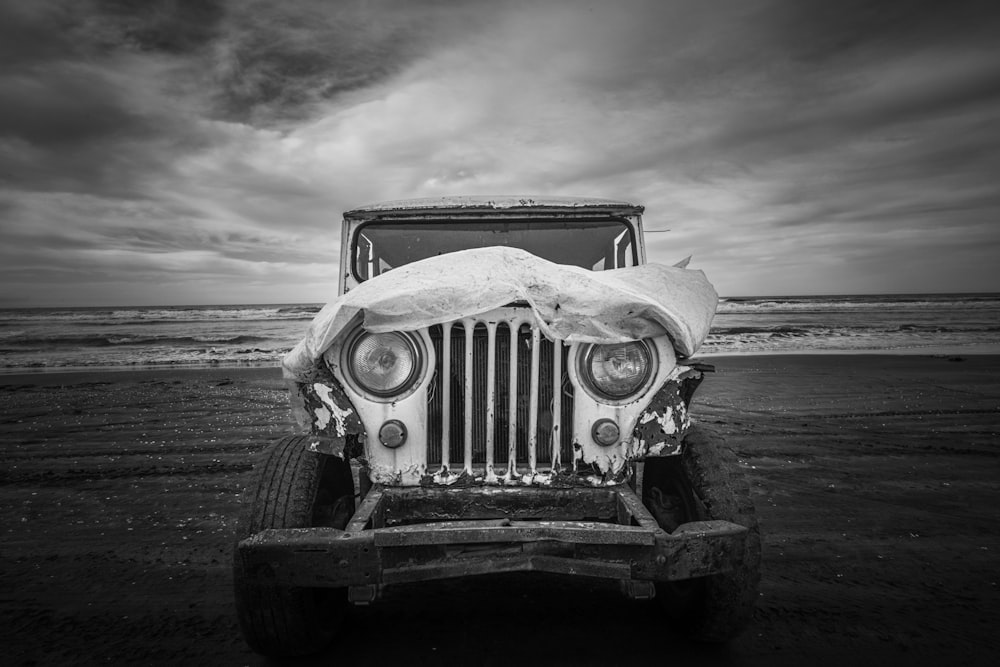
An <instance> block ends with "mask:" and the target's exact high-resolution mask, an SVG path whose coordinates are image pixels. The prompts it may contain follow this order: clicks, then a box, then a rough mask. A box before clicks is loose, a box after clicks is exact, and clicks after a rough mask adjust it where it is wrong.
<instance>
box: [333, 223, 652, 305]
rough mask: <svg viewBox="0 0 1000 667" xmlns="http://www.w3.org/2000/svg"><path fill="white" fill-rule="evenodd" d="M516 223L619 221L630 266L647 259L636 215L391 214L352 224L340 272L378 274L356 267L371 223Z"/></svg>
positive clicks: (355, 279) (358, 281) (359, 279)
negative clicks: (360, 245) (343, 268)
mask: <svg viewBox="0 0 1000 667" xmlns="http://www.w3.org/2000/svg"><path fill="white" fill-rule="evenodd" d="M517 222H523V223H535V224H538V225H540V226H544V225H545V224H547V223H551V224H552V225H553V226H555V225H561V224H565V223H574V222H595V223H601V222H604V223H617V224H620V225H622V226H623V227H624V230H623V231H625V232H626V233H627V234H628V237H629V242H630V255H631V257H630V259H631V262H632V263H631V266H638V265H639V264H641V263H642V262H643V261H644V260H645V257H644V253H643V252H642V248H641V245H640V244H641V237H642V235H641V232H640V231H639V230H640V226H639V224H640V223H638V220H637V219H635V218H633V217H632V216H620V215H609V214H607V213H601V214H593V213H592V214H589V215H588V214H586V213H583V212H573V213H567V214H563V215H558V216H552V215H525V214H524V213H521V214H519V215H516V216H508V215H489V216H474V215H466V216H442V215H436V216H431V215H420V216H413V217H411V216H391V217H390V216H387V217H378V218H374V219H368V220H364V221H361V222H358V223H355V224H353V225H351V227H352V229H351V230H350V232H349V234H347V235H346V236H348V238H347V239H345V241H347V247H346V255H347V257H345V258H344V259H347V260H348V262H349V269H348V270H347V271H346V272H342V273H341V275H342V277H344V278H348V277H349V278H350V279H352V281H353V282H354V283H355V285H359V284H361V283H363V282H367V281H368V280H371V279H372V278H373V277H375V276H370V277H368V278H362V277H361V275H360V272H359V271H358V266H357V259H358V252H357V248H358V240H359V238H360V236H361V234H363V233H364V230H365V229H366V228H367V227H369V226H372V225H379V224H408V225H413V226H415V227H418V226H420V225H421V224H427V225H442V224H445V225H447V224H455V225H466V226H484V227H486V226H489V225H490V224H491V223H517ZM473 247H491V246H470V248H473ZM501 247H503V246H501ZM463 249H465V248H463ZM543 259H546V258H543ZM415 261H419V260H415ZM550 261H551V260H550ZM411 263H412V262H411ZM400 266H405V264H400ZM588 270H593V269H588ZM345 274H346V275H345ZM346 287H347V285H345V288H346Z"/></svg>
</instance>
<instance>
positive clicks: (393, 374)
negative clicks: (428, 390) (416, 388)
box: [347, 331, 421, 398]
mask: <svg viewBox="0 0 1000 667" xmlns="http://www.w3.org/2000/svg"><path fill="white" fill-rule="evenodd" d="M419 349H420V348H419V347H418V346H417V344H416V343H415V341H414V340H413V339H412V338H411V337H410V336H408V335H406V334H403V333H395V332H392V333H368V332H365V331H362V332H360V333H359V334H358V335H356V336H355V337H354V338H353V339H352V340H351V341H350V344H349V346H348V349H347V368H348V371H349V372H350V374H351V378H352V379H353V380H354V381H355V382H357V384H358V386H359V387H361V388H362V389H364V390H365V391H367V392H369V393H371V394H374V395H375V396H379V397H383V398H387V397H391V396H397V395H399V394H402V393H403V392H405V391H406V390H407V389H409V388H410V387H412V386H413V383H414V382H416V380H417V378H418V377H419V375H420V363H421V360H420V352H419Z"/></svg>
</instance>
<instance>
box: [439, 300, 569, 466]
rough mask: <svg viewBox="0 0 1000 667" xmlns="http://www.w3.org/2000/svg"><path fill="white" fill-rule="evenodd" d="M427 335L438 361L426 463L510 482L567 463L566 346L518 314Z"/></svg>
mask: <svg viewBox="0 0 1000 667" xmlns="http://www.w3.org/2000/svg"><path fill="white" fill-rule="evenodd" d="M511 332H515V333H514V335H513V336H512V335H511ZM429 333H430V337H431V341H432V343H433V345H434V353H435V357H436V359H437V361H436V364H435V368H434V376H433V380H432V384H431V389H430V392H429V394H428V421H427V443H428V451H427V463H428V465H429V466H430V465H434V464H440V465H441V467H442V468H444V469H450V470H458V469H464V470H465V471H467V472H469V473H470V474H471V473H473V472H474V471H477V470H483V471H485V473H486V475H487V476H490V474H491V472H494V471H495V474H496V475H498V476H503V475H507V476H508V477H513V476H516V475H519V474H523V473H525V472H532V473H533V472H536V471H538V465H539V464H544V465H545V467H549V468H552V469H558V467H559V465H560V462H562V463H563V464H568V463H570V462H571V461H572V446H573V433H572V424H573V389H572V385H571V384H570V382H569V378H568V377H567V375H566V361H567V359H566V358H567V353H568V350H569V348H568V347H567V346H566V345H563V343H562V342H561V341H550V340H548V339H547V338H546V337H545V336H543V335H542V334H541V332H540V331H539V330H538V328H535V327H532V326H531V325H530V324H529V323H528V322H527V321H525V320H523V319H518V318H517V317H512V318H511V319H510V320H507V321H499V322H497V321H488V322H485V321H480V320H477V319H475V318H466V319H462V320H458V321H456V322H452V323H450V324H445V325H437V326H433V327H431V328H430V331H429ZM512 339H513V340H514V343H515V344H513V345H512ZM553 434H556V435H557V437H556V438H555V439H554V438H553Z"/></svg>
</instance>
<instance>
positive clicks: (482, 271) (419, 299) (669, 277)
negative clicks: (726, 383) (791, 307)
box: [283, 247, 718, 382]
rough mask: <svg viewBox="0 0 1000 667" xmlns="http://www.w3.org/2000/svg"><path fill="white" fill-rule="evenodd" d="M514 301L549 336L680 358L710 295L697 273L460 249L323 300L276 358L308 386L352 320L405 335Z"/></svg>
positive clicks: (707, 311)
mask: <svg viewBox="0 0 1000 667" xmlns="http://www.w3.org/2000/svg"><path fill="white" fill-rule="evenodd" d="M515 301H518V302H524V303H527V304H528V305H529V306H530V307H531V309H532V311H533V312H534V315H535V320H536V323H537V325H538V326H539V327H540V328H541V329H542V332H543V333H544V334H545V335H546V336H548V337H549V338H553V339H556V338H558V339H562V340H564V341H566V342H570V343H572V342H582V343H619V342H625V341H630V340H639V339H642V338H650V337H653V336H658V335H663V334H667V335H669V336H670V338H671V340H672V341H673V344H674V348H675V349H676V350H677V352H678V354H679V355H680V356H682V357H687V356H691V355H692V354H694V353H695V351H696V350H697V349H698V347H699V346H700V345H701V343H702V341H704V339H705V336H707V335H708V329H709V326H710V325H711V323H712V317H713V316H714V314H715V308H716V305H717V302H718V295H717V294H716V292H715V289H714V288H713V287H712V285H711V283H709V282H708V280H707V279H706V278H705V274H704V273H702V272H701V271H695V270H688V269H685V268H680V267H676V266H664V265H662V264H645V265H642V266H635V267H629V268H624V269H614V270H611V271H588V270H586V269H582V268H579V267H575V266H565V265H562V264H553V263H552V262H549V261H546V260H544V259H541V258H539V257H536V256H535V255H532V254H530V253H528V252H525V251H523V250H519V249H516V248H501V247H494V248H479V249H474V250H464V251H462V252H455V253H449V254H446V255H439V256H437V257H431V258H429V259H425V260H422V261H419V262H414V263H413V264H407V265H405V266H401V267H399V268H396V269H393V270H392V271H390V272H388V273H384V274H382V275H380V276H378V277H376V278H373V279H371V280H368V281H366V282H364V283H362V284H361V285H359V286H358V287H356V288H354V289H353V290H351V291H350V292H348V293H347V294H345V295H343V296H341V297H339V298H337V299H336V300H334V301H332V302H330V303H329V304H328V305H327V306H326V307H325V308H323V310H321V311H320V312H319V313H318V314H317V315H316V318H315V319H314V320H313V322H312V324H311V325H310V327H309V330H308V332H307V333H306V336H305V338H304V339H303V340H302V341H301V342H300V343H299V344H298V345H297V346H296V347H295V348H294V349H293V350H292V351H291V352H289V353H288V355H287V356H286V357H285V360H284V364H283V365H284V374H285V377H286V378H287V379H289V380H298V381H301V382H308V381H309V380H310V377H311V374H312V371H313V368H314V366H315V363H316V360H317V359H319V357H320V356H321V355H322V354H323V352H325V351H326V349H327V348H329V347H330V345H331V344H332V343H333V342H334V341H335V340H336V339H337V336H339V335H340V334H342V333H346V331H345V329H347V328H348V327H349V326H350V325H351V323H352V322H353V321H354V320H355V318H357V317H359V316H360V317H362V318H363V321H364V327H365V329H367V330H368V331H372V332H376V333H377V332H386V331H413V330H416V329H420V328H422V327H427V326H431V325H434V324H442V323H444V322H450V321H452V320H457V319H459V318H462V317H470V316H474V315H479V314H481V313H485V312H487V311H490V310H493V309H495V308H499V307H501V306H505V305H507V304H510V303H513V302H515Z"/></svg>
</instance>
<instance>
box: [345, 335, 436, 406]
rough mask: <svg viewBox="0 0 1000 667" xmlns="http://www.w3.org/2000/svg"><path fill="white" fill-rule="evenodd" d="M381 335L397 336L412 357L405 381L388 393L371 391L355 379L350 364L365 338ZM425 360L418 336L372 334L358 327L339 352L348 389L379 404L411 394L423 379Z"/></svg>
mask: <svg viewBox="0 0 1000 667" xmlns="http://www.w3.org/2000/svg"><path fill="white" fill-rule="evenodd" d="M381 335H394V336H398V337H399V338H401V339H402V340H403V341H404V342H405V343H406V345H407V347H408V348H409V350H410V352H411V354H412V355H413V368H412V369H411V370H410V373H409V375H408V376H407V377H406V380H404V381H403V382H402V383H401V384H399V385H398V386H397V387H396V388H394V389H392V390H388V391H386V390H377V389H372V388H370V387H368V386H367V385H365V383H364V382H362V381H361V380H360V379H359V378H358V377H357V373H356V371H355V368H354V364H352V363H351V358H352V356H353V353H354V349H355V348H356V347H357V345H358V344H359V343H360V342H361V341H362V340H363V339H364V338H365V337H366V336H381ZM425 359H426V352H425V351H424V345H423V341H422V340H421V339H420V337H419V336H416V335H414V334H412V333H410V332H408V331H383V332H379V333H374V332H371V331H367V330H365V328H364V327H360V326H359V327H357V328H356V329H355V330H354V331H352V332H351V334H350V336H348V338H347V339H346V340H345V341H344V344H343V346H342V347H341V352H340V365H341V369H342V372H343V376H344V378H345V379H346V380H347V382H348V384H349V385H350V387H351V388H352V389H353V390H354V391H356V392H357V393H359V394H361V395H362V396H364V397H365V398H367V399H369V400H372V401H376V402H379V403H393V402H395V401H398V400H400V399H402V398H405V397H407V396H409V395H410V394H412V393H413V392H414V391H415V390H416V388H417V387H418V386H419V385H420V381H421V379H422V377H423V374H424V371H425V363H424V361H425Z"/></svg>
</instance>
